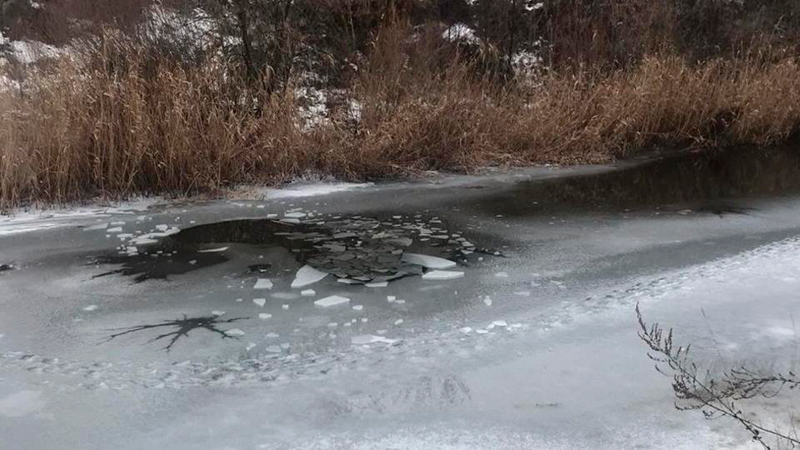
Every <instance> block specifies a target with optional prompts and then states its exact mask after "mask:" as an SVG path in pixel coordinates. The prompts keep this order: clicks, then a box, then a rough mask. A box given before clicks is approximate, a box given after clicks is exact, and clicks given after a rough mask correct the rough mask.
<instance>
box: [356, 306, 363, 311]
mask: <svg viewBox="0 0 800 450" xmlns="http://www.w3.org/2000/svg"><path fill="white" fill-rule="evenodd" d="M353 310H354V311H363V310H364V305H353Z"/></svg>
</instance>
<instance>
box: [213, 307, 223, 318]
mask: <svg viewBox="0 0 800 450" xmlns="http://www.w3.org/2000/svg"><path fill="white" fill-rule="evenodd" d="M211 314H212V315H214V316H216V317H219V316H224V315H225V311H219V310H217V309H215V310H213V311H211Z"/></svg>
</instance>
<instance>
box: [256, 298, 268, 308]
mask: <svg viewBox="0 0 800 450" xmlns="http://www.w3.org/2000/svg"><path fill="white" fill-rule="evenodd" d="M253 303H255V304H256V305H258V306H260V307H262V308H263V307H264V305H266V304H267V299H265V298H254V299H253Z"/></svg>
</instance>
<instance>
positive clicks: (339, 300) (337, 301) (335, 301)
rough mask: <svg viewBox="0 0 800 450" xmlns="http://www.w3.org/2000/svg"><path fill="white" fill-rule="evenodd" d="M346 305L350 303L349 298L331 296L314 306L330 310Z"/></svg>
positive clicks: (316, 302)
mask: <svg viewBox="0 0 800 450" xmlns="http://www.w3.org/2000/svg"><path fill="white" fill-rule="evenodd" d="M346 303H350V299H349V298H346V297H340V296H338V295H331V296H330V297H325V298H322V299H319V300H317V301H315V302H314V305H316V306H319V307H321V308H328V307H331V306H338V305H344V304H346Z"/></svg>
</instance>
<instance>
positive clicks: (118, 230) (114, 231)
mask: <svg viewBox="0 0 800 450" xmlns="http://www.w3.org/2000/svg"><path fill="white" fill-rule="evenodd" d="M106 232H107V233H111V234H113V233H122V227H114V228H109V229H107V230H106Z"/></svg>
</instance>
